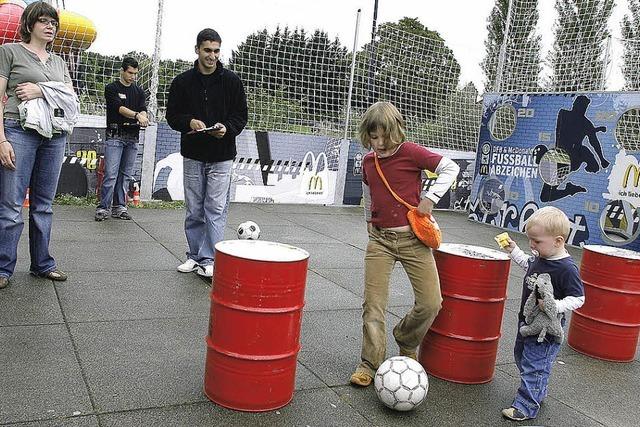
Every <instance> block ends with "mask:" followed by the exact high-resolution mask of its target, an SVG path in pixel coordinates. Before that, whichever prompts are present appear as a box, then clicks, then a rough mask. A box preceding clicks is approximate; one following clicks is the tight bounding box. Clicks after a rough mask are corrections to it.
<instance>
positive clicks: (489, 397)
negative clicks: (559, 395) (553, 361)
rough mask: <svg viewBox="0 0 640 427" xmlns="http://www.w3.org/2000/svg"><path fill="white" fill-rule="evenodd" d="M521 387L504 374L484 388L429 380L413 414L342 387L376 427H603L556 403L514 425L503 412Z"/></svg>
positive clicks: (343, 395)
mask: <svg viewBox="0 0 640 427" xmlns="http://www.w3.org/2000/svg"><path fill="white" fill-rule="evenodd" d="M516 387H517V383H514V381H513V379H512V378H510V377H508V376H506V375H505V374H503V373H498V374H497V375H496V376H495V378H494V379H493V381H491V382H489V383H487V384H480V385H464V384H456V383H452V382H448V381H444V380H440V379H438V378H435V377H429V392H428V394H427V398H426V401H425V402H424V403H423V404H422V405H421V406H419V407H418V408H416V409H415V410H414V411H411V412H405V413H402V412H397V411H393V410H391V409H389V408H387V407H385V406H384V405H382V404H381V403H380V402H379V401H378V399H377V396H376V394H375V390H374V389H373V387H368V388H366V389H357V388H354V387H350V386H347V387H338V388H335V389H334V390H335V391H336V392H337V393H338V394H340V397H341V398H342V399H343V400H344V401H345V402H347V403H349V404H350V405H351V406H353V407H354V408H355V409H356V410H357V411H358V412H359V413H360V414H363V415H364V416H365V417H367V419H368V421H369V422H370V423H371V425H376V426H416V427H418V426H467V425H473V426H513V425H523V424H524V425H562V426H599V425H601V424H599V423H598V422H596V421H594V420H593V419H591V418H590V417H589V416H588V415H585V414H582V413H580V412H579V411H576V410H574V409H572V408H571V407H569V406H567V405H564V404H562V403H561V402H554V403H550V402H547V403H548V404H545V405H544V406H543V408H542V409H541V411H540V413H539V417H538V419H536V420H535V421H529V422H525V423H518V424H516V423H513V422H512V421H508V420H506V419H504V418H503V417H502V415H501V413H500V411H501V410H502V409H503V408H505V407H509V405H510V404H511V402H512V400H513V395H512V393H514V392H515V390H516Z"/></svg>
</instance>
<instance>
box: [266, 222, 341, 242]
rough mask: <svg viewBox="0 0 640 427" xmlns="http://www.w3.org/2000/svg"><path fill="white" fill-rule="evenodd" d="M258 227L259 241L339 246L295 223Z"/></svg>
mask: <svg viewBox="0 0 640 427" xmlns="http://www.w3.org/2000/svg"><path fill="white" fill-rule="evenodd" d="M258 226H259V227H260V240H268V241H271V242H279V243H286V244H289V245H294V246H299V245H303V244H306V243H333V244H340V242H339V241H338V240H336V239H334V238H333V237H330V236H327V235H325V234H321V233H317V232H316V231H314V230H312V229H310V228H307V227H302V226H300V225H297V224H295V223H289V224H286V225H275V224H262V225H260V224H258Z"/></svg>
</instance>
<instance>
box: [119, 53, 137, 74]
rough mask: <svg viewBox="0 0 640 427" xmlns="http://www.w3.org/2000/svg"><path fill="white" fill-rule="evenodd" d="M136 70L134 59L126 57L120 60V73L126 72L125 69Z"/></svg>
mask: <svg viewBox="0 0 640 427" xmlns="http://www.w3.org/2000/svg"><path fill="white" fill-rule="evenodd" d="M129 67H131V68H138V61H136V59H135V58H132V57H130V56H127V57H126V58H124V59H123V60H122V71H127V68H129Z"/></svg>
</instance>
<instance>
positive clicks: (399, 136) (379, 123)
mask: <svg viewBox="0 0 640 427" xmlns="http://www.w3.org/2000/svg"><path fill="white" fill-rule="evenodd" d="M378 129H380V130H381V131H382V134H383V136H384V137H385V139H389V140H390V141H391V145H392V146H397V145H400V144H402V143H403V142H404V141H405V139H406V136H405V132H406V127H405V124H404V119H403V118H402V114H400V111H398V109H397V108H396V107H395V106H394V105H393V104H392V103H390V102H385V101H379V102H376V103H375V104H373V105H372V106H371V107H369V108H368V109H367V111H366V112H365V113H364V115H363V116H362V121H361V122H360V127H359V128H358V133H359V134H360V142H361V143H362V146H363V147H364V148H367V149H370V148H371V137H370V136H369V134H370V133H371V132H375V131H377V130H378ZM388 148H392V147H388Z"/></svg>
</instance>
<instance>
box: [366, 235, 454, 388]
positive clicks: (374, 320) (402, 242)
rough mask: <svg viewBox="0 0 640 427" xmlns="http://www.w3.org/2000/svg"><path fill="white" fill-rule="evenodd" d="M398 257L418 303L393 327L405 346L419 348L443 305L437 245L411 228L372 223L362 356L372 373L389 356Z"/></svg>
mask: <svg viewBox="0 0 640 427" xmlns="http://www.w3.org/2000/svg"><path fill="white" fill-rule="evenodd" d="M396 261H400V263H401V264H402V266H403V267H404V270H405V271H406V272H407V276H409V281H410V282H411V286H412V287H413V293H414V296H415V302H414V305H413V309H412V310H411V311H410V312H408V313H407V314H406V315H405V316H404V318H403V319H402V320H401V321H400V322H399V323H398V324H397V325H396V326H395V327H394V328H393V336H394V338H395V340H396V343H397V344H398V347H400V349H401V350H403V351H405V352H410V351H416V349H417V347H418V345H420V342H421V341H422V338H424V336H425V334H426V333H427V330H428V329H429V327H430V326H431V324H432V323H433V320H434V319H435V318H436V316H437V314H438V311H440V308H441V307H442V295H441V293H440V280H439V279H438V270H437V269H436V263H435V260H434V259H433V254H432V253H431V249H430V248H428V247H427V246H425V245H424V244H423V243H422V242H420V240H418V238H416V237H415V235H414V234H413V232H411V231H406V232H393V231H387V230H384V229H378V228H375V227H374V228H372V229H371V231H370V232H369V244H368V245H367V252H366V254H365V258H364V265H365V275H364V281H365V286H364V303H363V304H362V308H363V313H362V322H363V325H362V334H363V338H362V354H361V359H362V361H361V363H360V365H359V366H358V369H357V370H358V371H362V372H366V373H368V374H369V375H371V376H373V375H375V371H376V370H377V369H378V367H379V366H380V364H381V363H382V362H383V361H384V360H385V356H386V347H387V333H386V325H385V310H386V308H387V303H388V300H389V279H390V276H391V271H392V270H393V267H394V265H395V263H396Z"/></svg>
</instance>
